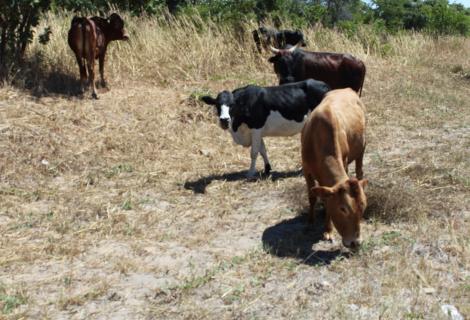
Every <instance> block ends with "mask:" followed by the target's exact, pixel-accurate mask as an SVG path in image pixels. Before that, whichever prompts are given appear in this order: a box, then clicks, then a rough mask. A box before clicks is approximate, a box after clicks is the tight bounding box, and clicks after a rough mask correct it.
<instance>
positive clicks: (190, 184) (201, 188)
mask: <svg viewBox="0 0 470 320" xmlns="http://www.w3.org/2000/svg"><path fill="white" fill-rule="evenodd" d="M246 174H247V171H238V172H231V173H224V174H214V175H209V176H206V177H202V178H199V179H197V180H194V181H186V182H185V183H184V188H185V189H187V190H192V191H193V192H194V193H206V188H207V186H208V185H209V184H211V183H212V181H228V182H233V181H242V180H246V181H250V182H254V181H259V180H271V181H277V180H280V179H286V178H293V177H299V176H301V175H302V169H299V170H292V171H285V172H278V171H271V173H270V174H269V175H265V174H260V175H258V176H256V177H254V178H251V179H248V178H247V177H246Z"/></svg>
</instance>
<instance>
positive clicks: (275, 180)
mask: <svg viewBox="0 0 470 320" xmlns="http://www.w3.org/2000/svg"><path fill="white" fill-rule="evenodd" d="M469 47H470V44H469V42H468V41H467V42H466V43H464V45H463V47H461V48H460V49H461V50H462V51H465V50H467V49H468V48H469ZM467 52H468V50H467ZM430 54H431V55H432V53H430ZM444 57H447V56H446V55H445V54H442V56H437V57H427V58H423V59H422V61H419V63H418V62H416V63H415V62H413V63H411V62H409V61H403V60H400V59H398V58H397V59H390V60H382V59H380V58H377V57H366V58H365V59H366V63H367V66H368V74H367V77H366V85H365V90H364V95H363V99H364V102H365V104H366V107H367V108H368V113H367V117H368V133H367V135H368V141H369V142H368V146H367V152H366V158H365V164H364V172H365V175H366V177H367V178H368V179H369V181H370V186H369V188H368V189H367V194H368V197H369V208H368V210H367V219H366V220H365V221H364V223H363V231H362V232H363V238H364V244H363V246H362V249H361V251H360V252H359V253H357V254H351V253H350V252H348V250H346V249H344V248H343V247H342V246H341V244H340V241H338V238H337V240H336V241H335V242H333V243H328V242H324V241H321V240H320V234H321V226H313V227H312V226H309V225H307V223H306V221H305V219H304V217H303V213H304V212H305V211H306V208H307V196H306V190H305V182H304V179H303V177H302V174H301V171H300V151H299V150H300V149H299V144H300V137H299V136H295V137H292V138H278V139H276V138H271V139H269V138H268V139H267V149H268V154H269V156H270V159H271V162H272V166H273V170H274V172H273V174H272V176H271V177H268V178H262V179H259V180H258V181H255V182H248V181H246V180H245V178H244V173H245V171H246V170H247V169H248V166H249V151H248V149H244V148H242V147H240V146H235V145H234V144H233V143H232V141H231V138H230V137H229V134H228V133H227V132H223V131H222V130H221V129H220V128H219V127H218V126H217V122H216V120H215V115H214V112H213V110H211V109H210V108H209V107H208V106H205V105H202V104H200V103H199V102H197V99H196V97H197V95H198V94H199V93H200V92H206V91H210V92H212V93H217V92H218V91H219V90H222V89H224V88H235V87H238V86H241V85H243V84H244V82H243V81H242V80H239V79H225V80H207V81H206V82H200V83H192V82H189V83H188V82H184V81H180V82H173V83H171V84H169V85H162V86H159V85H156V84H155V83H152V82H145V81H124V80H122V79H119V80H116V78H115V80H114V81H113V80H112V79H113V78H112V76H110V82H111V90H110V91H109V92H104V91H103V92H102V93H101V95H100V100H97V101H93V100H90V99H89V98H88V96H86V97H85V98H84V99H82V98H80V97H76V96H73V95H72V96H70V95H67V94H60V93H58V94H46V95H43V96H42V97H36V96H34V95H33V94H31V93H30V92H28V91H23V90H20V89H16V88H13V87H5V88H1V89H0V174H1V175H0V232H1V238H0V307H1V310H0V311H1V313H0V318H1V317H4V318H6V319H21V318H30V319H42V318H50V319H154V318H155V319H159V318H169V319H207V318H222V319H267V318H271V319H281V318H286V319H449V318H448V317H447V316H446V315H445V314H444V313H443V312H442V310H441V306H442V305H444V304H451V305H454V306H455V307H456V308H457V309H458V310H459V312H460V313H461V314H462V315H463V316H464V317H465V318H468V317H470V269H469V260H470V258H469V253H470V250H469V247H470V242H469V241H470V240H469V239H470V237H469V236H470V232H469V231H470V201H469V199H470V192H469V191H470V162H469V158H470V151H469V150H470V82H469V81H468V79H467V78H465V77H463V76H462V77H461V76H460V75H459V74H455V73H452V72H450V71H449V66H450V65H451V63H450V62H448V61H449V60H445V59H444ZM467 63H468V61H467ZM463 68H464V70H470V66H469V65H468V64H465V62H464V64H463ZM256 77H257V79H260V80H261V82H265V83H272V84H274V83H275V78H274V76H273V75H272V72H271V70H270V69H269V66H268V65H266V72H265V73H261V74H257V75H256ZM261 163H262V161H261V159H260V160H259V166H258V167H259V168H261V167H262V166H261ZM318 213H319V215H322V213H323V209H322V207H321V206H319V207H318Z"/></svg>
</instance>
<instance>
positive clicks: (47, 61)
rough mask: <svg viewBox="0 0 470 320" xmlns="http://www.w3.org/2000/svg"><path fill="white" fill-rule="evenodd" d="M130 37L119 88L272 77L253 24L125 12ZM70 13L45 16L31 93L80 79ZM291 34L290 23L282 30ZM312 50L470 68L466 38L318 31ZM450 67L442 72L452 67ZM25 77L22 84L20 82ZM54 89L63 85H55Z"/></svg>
mask: <svg viewBox="0 0 470 320" xmlns="http://www.w3.org/2000/svg"><path fill="white" fill-rule="evenodd" d="M121 14H122V15H123V17H124V20H125V21H126V28H127V29H128V31H129V34H130V41H129V42H120V41H117V42H114V43H112V44H111V45H110V48H109V49H110V50H109V51H108V58H107V63H106V72H107V74H108V75H109V78H110V79H113V81H114V82H119V83H123V82H125V81H146V82H149V83H152V84H158V85H163V86H165V85H174V84H175V83H177V82H179V81H184V82H186V83H198V82H201V81H207V80H218V79H238V80H240V82H259V81H261V82H263V79H265V78H267V77H268V76H269V75H267V74H266V73H267V71H268V70H269V69H270V68H269V63H268V62H267V61H266V60H267V59H266V57H267V56H269V54H268V53H264V54H263V55H261V56H260V55H259V54H258V53H257V52H256V50H255V45H254V42H253V40H252V36H251V31H252V30H254V29H255V28H256V25H255V24H254V23H251V24H250V23H246V24H244V25H242V26H241V27H240V28H238V29H237V30H234V29H233V28H231V27H230V26H228V25H219V24H216V23H214V22H212V21H203V20H202V19H201V18H200V17H198V16H197V15H194V16H192V17H185V16H182V17H178V18H174V17H173V18H170V17H168V16H151V17H132V16H129V15H127V14H125V13H121ZM71 18H72V14H71V13H68V12H63V13H60V14H48V15H46V16H45V18H44V19H43V20H42V24H41V25H40V26H39V27H38V30H40V29H41V28H43V27H44V26H46V25H48V26H51V27H52V38H51V41H50V42H49V43H48V44H47V45H45V46H44V45H41V44H39V42H38V41H37V39H35V41H34V43H33V44H32V45H31V47H30V50H29V54H30V57H31V59H32V60H33V61H34V63H33V67H34V68H38V67H39V68H40V71H41V72H37V71H38V70H32V71H33V72H31V73H27V76H28V79H27V80H28V81H29V82H32V83H33V86H41V85H43V84H41V81H43V80H44V75H45V74H49V73H57V74H61V75H73V76H76V74H77V73H78V70H77V69H78V68H77V66H76V65H75V64H76V63H75V59H74V57H73V54H72V52H71V50H70V49H69V48H68V45H67V42H66V39H67V31H68V28H69V24H70V21H71ZM285 27H286V28H289V27H290V26H289V25H288V24H287V25H286V26H285ZM304 33H305V35H306V37H307V39H309V47H308V49H309V50H322V51H334V52H348V53H351V54H353V55H355V56H357V57H359V58H361V59H363V60H365V61H366V62H368V60H369V59H370V57H374V59H378V61H383V62H384V63H385V61H387V60H398V61H400V62H401V63H403V64H404V65H410V66H415V65H421V64H425V63H428V64H434V63H435V61H436V59H435V58H436V55H439V56H443V57H446V58H445V59H442V60H444V61H445V60H448V61H449V65H451V64H454V65H456V66H461V67H462V68H463V69H464V70H468V69H469V68H470V65H469V60H468V59H467V58H466V56H467V53H468V41H466V40H465V39H464V38H461V37H441V38H439V39H437V40H436V39H433V38H431V37H430V36H427V35H425V34H421V33H403V34H399V35H396V36H390V35H383V34H380V33H377V32H375V31H374V30H373V29H372V28H369V27H367V26H364V27H362V28H360V29H359V32H358V33H357V34H356V35H355V36H352V37H347V36H346V35H344V34H342V33H340V32H338V31H335V30H331V29H326V28H323V27H321V26H317V27H315V28H312V29H308V30H304ZM449 65H445V66H441V67H443V68H448V67H449ZM20 78H21V77H20ZM58 82H59V83H57V85H61V84H62V85H63V81H58Z"/></svg>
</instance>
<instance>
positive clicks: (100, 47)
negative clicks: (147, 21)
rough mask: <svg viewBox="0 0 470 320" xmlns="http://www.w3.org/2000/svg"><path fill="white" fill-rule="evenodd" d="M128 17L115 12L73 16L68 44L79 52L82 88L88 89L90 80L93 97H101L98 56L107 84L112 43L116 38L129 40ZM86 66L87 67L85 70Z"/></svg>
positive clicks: (102, 77) (74, 50)
mask: <svg viewBox="0 0 470 320" xmlns="http://www.w3.org/2000/svg"><path fill="white" fill-rule="evenodd" d="M128 39H129V36H128V35H127V33H126V30H125V29H124V20H122V18H121V17H120V16H119V15H118V14H117V13H113V14H111V15H110V16H109V18H107V19H105V18H101V17H91V18H86V17H77V16H75V17H73V19H72V23H71V26H70V30H69V33H68V43H69V46H70V48H71V49H72V51H73V52H74V54H75V57H76V59H77V63H78V67H79V69H80V90H81V93H83V92H84V87H85V82H86V80H87V72H88V81H89V84H91V86H92V90H93V92H92V97H93V98H95V99H98V95H97V94H96V86H95V59H98V62H99V68H100V75H101V85H102V86H106V80H105V78H104V59H105V55H106V49H107V48H108V44H109V42H111V41H114V40H128ZM85 65H86V69H85Z"/></svg>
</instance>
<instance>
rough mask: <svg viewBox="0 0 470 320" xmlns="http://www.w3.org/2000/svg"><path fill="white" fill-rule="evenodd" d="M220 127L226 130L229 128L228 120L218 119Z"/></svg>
mask: <svg viewBox="0 0 470 320" xmlns="http://www.w3.org/2000/svg"><path fill="white" fill-rule="evenodd" d="M219 123H220V127H221V128H222V129H224V130H227V129H228V128H229V126H230V118H219Z"/></svg>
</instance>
